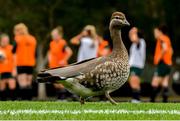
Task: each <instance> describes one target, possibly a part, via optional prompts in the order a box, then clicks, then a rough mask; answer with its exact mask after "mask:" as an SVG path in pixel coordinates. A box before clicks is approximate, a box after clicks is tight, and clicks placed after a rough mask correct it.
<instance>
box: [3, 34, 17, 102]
mask: <svg viewBox="0 0 180 121" xmlns="http://www.w3.org/2000/svg"><path fill="white" fill-rule="evenodd" d="M12 49H13V46H12V45H10V44H9V36H8V35H7V34H1V35H0V52H1V53H4V55H3V56H1V57H0V98H1V100H6V99H7V97H10V99H11V100H15V97H16V96H15V94H16V93H15V88H16V82H15V79H14V78H13V69H14V68H15V64H14V56H13V52H12ZM7 87H8V88H9V94H7V93H6V89H7Z"/></svg>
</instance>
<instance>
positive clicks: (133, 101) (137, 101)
mask: <svg viewBox="0 0 180 121" xmlns="http://www.w3.org/2000/svg"><path fill="white" fill-rule="evenodd" d="M131 103H141V101H140V100H137V99H132V100H131Z"/></svg>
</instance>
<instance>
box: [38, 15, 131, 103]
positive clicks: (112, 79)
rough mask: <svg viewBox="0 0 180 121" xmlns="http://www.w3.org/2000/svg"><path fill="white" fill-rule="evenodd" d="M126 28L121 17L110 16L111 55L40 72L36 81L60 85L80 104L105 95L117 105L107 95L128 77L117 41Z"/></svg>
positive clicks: (124, 51)
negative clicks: (122, 30) (88, 99)
mask: <svg viewBox="0 0 180 121" xmlns="http://www.w3.org/2000/svg"><path fill="white" fill-rule="evenodd" d="M129 25H130V24H129V22H128V21H127V19H126V17H125V14H123V13H122V12H114V13H113V14H112V16H111V20H110V24H109V30H110V35H111V39H112V41H113V42H112V43H113V49H112V53H111V54H109V55H107V56H102V57H98V58H92V59H88V60H84V61H81V62H78V63H74V64H70V65H68V66H65V67H57V68H50V69H45V70H42V71H41V72H39V73H38V75H37V81H38V82H39V83H61V84H63V85H64V87H65V88H66V89H67V90H68V91H70V92H72V93H74V94H76V95H78V96H79V97H80V103H81V104H84V103H85V100H86V99H87V98H89V97H93V96H99V95H105V96H106V98H107V99H108V100H109V101H110V102H111V103H112V104H117V103H116V101H114V100H113V99H112V97H111V96H110V93H112V92H114V91H116V90H118V89H119V88H120V87H121V86H122V85H123V84H124V83H125V82H126V81H127V79H128V76H129V71H130V69H129V64H128V58H129V57H128V52H127V49H126V47H125V45H124V43H123V40H122V37H121V29H122V28H123V27H124V26H129Z"/></svg>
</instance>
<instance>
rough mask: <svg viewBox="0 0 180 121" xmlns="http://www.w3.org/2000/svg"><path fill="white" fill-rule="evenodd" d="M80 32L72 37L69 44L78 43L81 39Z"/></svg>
mask: <svg viewBox="0 0 180 121" xmlns="http://www.w3.org/2000/svg"><path fill="white" fill-rule="evenodd" d="M81 37H82V34H78V35H77V36H75V37H73V38H72V39H71V40H70V41H71V44H74V45H79V44H80V40H81Z"/></svg>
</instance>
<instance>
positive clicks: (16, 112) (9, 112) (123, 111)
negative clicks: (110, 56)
mask: <svg viewBox="0 0 180 121" xmlns="http://www.w3.org/2000/svg"><path fill="white" fill-rule="evenodd" d="M19 114H26V115H32V114H36V115H38V114H42V115H43V114H73V115H77V114H149V115H150V114H171V115H174V114H176V115H180V110H155V109H150V110H126V109H119V110H110V109H107V110H94V109H89V110H34V109H28V110H0V115H19Z"/></svg>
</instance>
